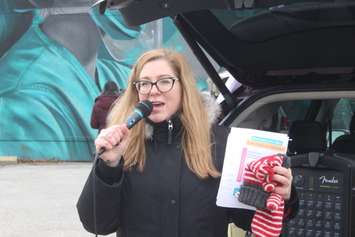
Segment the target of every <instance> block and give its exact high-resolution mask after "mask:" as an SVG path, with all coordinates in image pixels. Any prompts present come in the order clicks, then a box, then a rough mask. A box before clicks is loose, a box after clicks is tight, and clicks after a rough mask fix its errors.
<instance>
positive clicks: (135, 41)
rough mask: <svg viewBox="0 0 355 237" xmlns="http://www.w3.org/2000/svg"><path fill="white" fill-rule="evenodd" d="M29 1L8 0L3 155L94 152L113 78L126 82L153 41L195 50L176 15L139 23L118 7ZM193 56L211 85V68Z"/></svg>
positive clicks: (1, 65)
mask: <svg viewBox="0 0 355 237" xmlns="http://www.w3.org/2000/svg"><path fill="white" fill-rule="evenodd" d="M23 1H25V0H23ZM25 2H26V3H27V4H25V5H21V4H18V3H16V1H14V2H13V1H4V2H2V3H0V9H1V10H0V29H1V30H0V45H1V46H0V53H1V55H0V56H1V58H0V75H1V79H0V80H1V83H0V114H1V120H0V159H1V156H10V155H11V156H17V157H19V158H21V159H31V160H48V159H54V160H91V159H92V157H93V153H94V146H93V141H94V139H95V136H96V135H97V130H95V129H92V128H91V127H90V115H91V110H92V107H93V104H94V100H95V98H96V97H97V96H98V95H99V94H100V93H101V91H102V88H103V85H104V84H105V82H106V81H108V80H113V81H115V82H116V83H117V84H118V85H119V87H120V88H122V89H124V88H125V87H126V81H127V78H128V76H129V73H130V68H131V66H132V64H133V63H134V61H135V60H136V59H137V57H138V56H139V55H140V54H141V53H142V52H143V51H145V50H148V49H152V48H156V47H170V48H175V49H177V50H179V51H182V52H184V53H186V54H188V55H189V56H191V52H190V51H189V49H188V47H187V46H186V44H185V43H184V41H183V40H182V38H181V35H180V34H179V33H178V32H177V30H176V28H175V27H174V25H173V23H172V22H171V20H170V19H163V20H159V21H155V22H151V23H148V24H146V25H142V26H139V27H134V28H132V27H128V26H127V25H125V23H124V21H123V19H122V17H121V16H120V14H119V12H118V11H106V12H105V14H104V15H101V14H100V13H99V12H98V9H97V8H96V7H94V8H91V6H90V5H87V4H86V5H85V4H84V5H82V6H80V7H67V6H66V5H65V4H66V1H58V2H57V1H53V2H52V1H51V4H49V3H48V2H47V4H46V5H43V6H41V7H38V6H36V4H34V3H33V2H34V1H29V2H27V1H25ZM89 2H90V1H89ZM24 6H25V7H24ZM23 22H25V24H23ZM193 64H194V65H196V66H195V68H196V70H195V71H196V72H197V76H198V78H200V79H201V80H199V86H200V87H201V89H206V88H205V83H204V80H203V78H206V75H205V74H204V72H203V70H202V69H201V66H199V65H198V64H197V63H196V62H193Z"/></svg>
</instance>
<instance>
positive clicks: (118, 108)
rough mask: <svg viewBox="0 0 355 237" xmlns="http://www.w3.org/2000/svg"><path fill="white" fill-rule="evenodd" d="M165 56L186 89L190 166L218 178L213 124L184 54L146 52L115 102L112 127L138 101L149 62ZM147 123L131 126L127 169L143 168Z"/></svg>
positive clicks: (183, 105)
mask: <svg viewBox="0 0 355 237" xmlns="http://www.w3.org/2000/svg"><path fill="white" fill-rule="evenodd" d="M157 59H165V60H167V62H169V64H170V66H171V67H172V69H173V70H174V72H175V73H176V76H177V77H178V78H179V83H180V84H181V88H182V98H181V109H180V119H181V123H182V126H183V135H182V149H183V153H184V157H185V161H186V164H187V166H188V167H189V169H190V170H191V171H192V172H194V173H195V174H196V175H197V176H198V177H200V178H207V177H208V176H212V177H218V176H219V175H220V173H219V172H218V170H217V169H216V167H215V166H214V164H213V160H212V154H211V147H212V144H211V133H210V127H211V124H210V122H209V121H208V114H207V110H206V106H204V104H203V102H202V98H201V95H200V93H199V92H198V90H197V88H196V85H195V80H194V78H193V75H192V72H191V69H190V67H189V66H188V64H187V61H186V59H185V57H184V56H183V55H181V54H180V53H177V52H175V51H172V50H168V49H155V50H150V51H148V52H146V53H144V54H143V55H142V56H140V58H139V59H138V60H137V62H136V64H135V65H134V66H133V68H132V73H131V75H130V78H129V80H128V86H127V89H126V91H125V93H124V94H123V96H122V97H121V99H120V100H119V101H118V102H117V104H115V105H114V107H113V108H112V111H111V113H110V114H109V118H108V126H112V125H114V124H120V123H124V122H125V121H126V119H127V117H128V116H129V114H131V113H132V111H133V109H134V106H135V105H136V104H137V103H138V100H139V98H138V92H137V91H136V88H135V87H134V85H133V82H134V81H135V80H137V79H138V78H139V75H140V73H141V71H142V69H143V67H144V65H145V64H146V63H148V62H151V61H153V60H157ZM145 132H146V131H145V122H144V121H141V122H139V123H138V124H137V125H136V126H134V127H133V128H132V129H131V132H130V135H129V138H128V139H129V141H128V145H127V149H126V151H125V153H124V154H123V156H124V169H129V168H131V167H134V166H137V167H138V169H139V170H141V171H142V170H143V168H144V163H145V159H146V153H145V137H146V134H145Z"/></svg>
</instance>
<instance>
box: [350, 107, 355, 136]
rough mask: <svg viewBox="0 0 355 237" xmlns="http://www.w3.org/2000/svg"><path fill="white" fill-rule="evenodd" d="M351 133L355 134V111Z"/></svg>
mask: <svg viewBox="0 0 355 237" xmlns="http://www.w3.org/2000/svg"><path fill="white" fill-rule="evenodd" d="M350 134H354V135H355V112H354V113H353V117H352V118H351V122H350Z"/></svg>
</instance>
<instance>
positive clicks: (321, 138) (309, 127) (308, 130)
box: [288, 120, 327, 155]
mask: <svg viewBox="0 0 355 237" xmlns="http://www.w3.org/2000/svg"><path fill="white" fill-rule="evenodd" d="M326 135H327V134H326V129H325V128H324V126H323V125H322V124H321V123H319V122H316V121H301V120H300V121H294V122H293V123H292V124H291V127H290V129H289V132H288V136H289V138H290V141H289V144H288V153H289V154H290V155H292V154H303V153H308V152H324V151H325V150H326V149H327V140H326Z"/></svg>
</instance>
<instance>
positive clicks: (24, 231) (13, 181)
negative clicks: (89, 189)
mask: <svg viewBox="0 0 355 237" xmlns="http://www.w3.org/2000/svg"><path fill="white" fill-rule="evenodd" d="M90 169H91V163H89V162H88V163H84V162H83V163H81V162H78V163H76V162H65V163H41V164H33V163H32V164H17V165H4V166H0V236H1V237H25V236H26V237H27V236H31V237H32V236H33V237H67V236H68V237H90V236H94V235H93V234H90V233H88V232H86V231H85V230H84V228H83V227H82V225H81V223H80V220H79V217H78V214H77V211H76V206H75V205H76V202H77V200H78V197H79V195H80V192H81V190H82V188H83V185H84V183H85V180H86V178H87V176H88V174H89V171H90ZM108 236H109V237H114V236H116V235H115V234H111V235H108Z"/></svg>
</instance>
